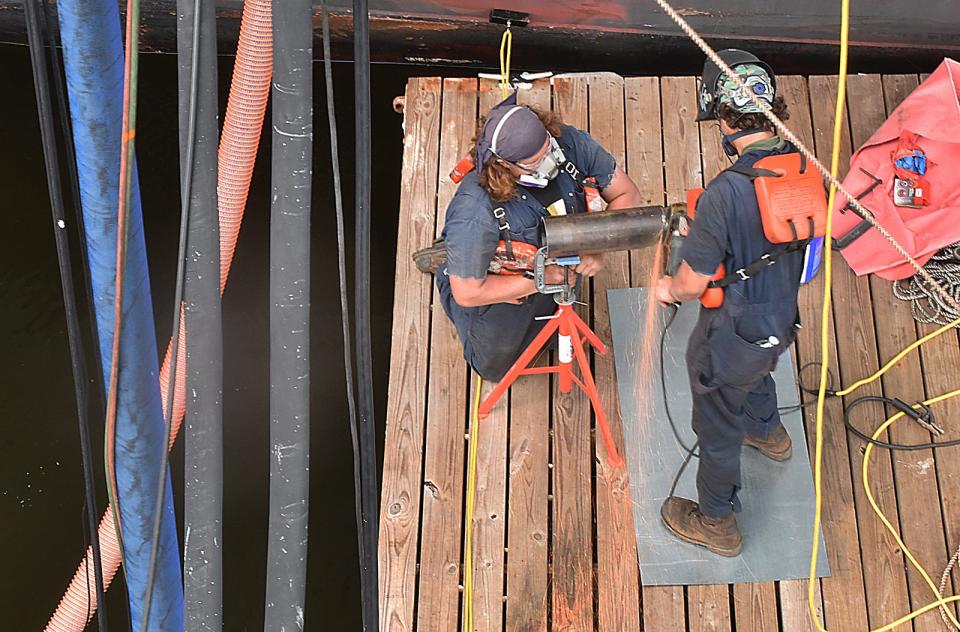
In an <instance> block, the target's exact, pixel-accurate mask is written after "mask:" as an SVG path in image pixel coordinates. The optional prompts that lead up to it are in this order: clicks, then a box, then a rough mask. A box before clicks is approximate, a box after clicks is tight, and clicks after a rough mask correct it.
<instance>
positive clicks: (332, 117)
mask: <svg viewBox="0 0 960 632" xmlns="http://www.w3.org/2000/svg"><path fill="white" fill-rule="evenodd" d="M320 13H321V20H320V21H321V30H322V31H323V71H324V72H323V74H324V79H325V81H326V87H327V123H328V125H329V128H330V164H331V166H332V171H333V198H334V206H335V210H336V216H337V270H338V272H339V281H340V283H339V285H340V318H341V321H342V323H341V324H342V327H343V368H344V374H345V378H346V379H345V382H346V391H347V393H346V394H347V410H348V416H349V422H350V443H351V447H352V448H353V494H354V515H355V519H356V523H357V553H358V555H357V558H358V559H359V560H360V595H361V604H360V605H361V618H362V621H363V626H364V629H376V628H377V626H376V625H375V622H376V619H377V616H378V606H379V604H378V603H377V600H376V598H375V596H376V592H374V593H373V594H374V598H372V599H371V598H370V597H365V596H364V595H366V592H367V588H368V587H369V586H373V587H374V589H376V586H377V575H376V567H375V566H372V565H371V562H370V561H369V560H368V557H367V550H368V544H367V540H368V538H371V537H372V538H373V541H374V542H375V541H376V537H377V534H376V533H374V534H372V536H371V534H370V533H369V530H370V529H373V528H376V526H377V525H372V524H370V523H369V522H367V523H364V520H363V515H364V498H365V496H364V483H363V480H364V479H363V474H362V472H361V462H362V460H363V457H362V450H361V447H360V428H359V424H358V423H357V400H356V396H355V395H354V392H353V355H352V345H351V342H350V309H349V302H348V300H347V262H346V243H345V242H346V237H345V231H344V221H343V197H342V191H341V187H340V156H339V153H338V149H337V145H338V141H337V117H336V109H335V103H334V98H333V63H332V57H331V54H330V16H329V15H328V11H327V0H321V3H320ZM375 459H376V456H375V455H374V460H375ZM373 489H374V491H375V490H376V480H375V479H374V481H373ZM372 622H373V623H372Z"/></svg>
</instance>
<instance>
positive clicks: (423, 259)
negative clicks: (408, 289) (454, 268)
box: [411, 239, 447, 274]
mask: <svg viewBox="0 0 960 632" xmlns="http://www.w3.org/2000/svg"><path fill="white" fill-rule="evenodd" d="M411 257H413V262H414V263H415V264H417V269H418V270H420V272H426V273H428V274H436V273H437V270H438V269H439V268H440V266H442V265H443V264H444V263H446V261H447V245H446V244H445V243H444V242H443V240H442V239H437V240H436V241H434V242H433V243H432V244H430V245H429V246H427V247H426V248H421V249H420V250H418V251H416V252H415V253H413V254H412V255H411Z"/></svg>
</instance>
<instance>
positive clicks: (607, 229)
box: [479, 204, 686, 467]
mask: <svg viewBox="0 0 960 632" xmlns="http://www.w3.org/2000/svg"><path fill="white" fill-rule="evenodd" d="M685 206H686V205H685V204H681V205H675V206H673V207H663V206H647V207H641V208H631V209H622V210H616V211H606V212H603V213H578V214H573V215H559V216H547V217H544V218H543V220H542V222H541V224H540V243H541V244H542V246H541V247H540V248H539V250H537V254H536V256H535V258H534V280H535V282H536V284H537V291H539V292H541V293H543V294H553V295H554V300H555V301H556V303H557V311H556V312H555V313H554V314H553V315H552V316H547V317H545V318H546V319H548V320H549V322H548V323H547V324H546V326H545V327H544V328H543V329H542V330H541V331H540V333H539V334H538V335H537V337H536V338H534V340H533V341H532V342H531V343H530V345H529V346H528V347H527V348H526V349H525V350H524V352H523V353H522V354H521V355H520V357H519V358H518V359H517V361H516V362H515V363H514V364H513V366H512V367H510V370H509V371H507V373H506V375H504V377H503V379H502V380H500V382H499V383H498V384H497V386H496V387H495V388H494V389H493V391H491V393H490V394H489V395H488V396H487V398H486V399H485V400H484V401H483V403H481V404H480V408H479V416H480V418H481V419H482V418H484V417H486V416H487V415H488V414H490V411H491V410H492V409H493V407H494V405H496V403H497V401H499V399H500V398H501V397H502V396H503V395H504V394H505V393H506V392H507V389H509V388H510V386H511V385H512V384H513V383H514V382H515V381H516V379H517V378H518V377H520V376H521V375H533V374H542V373H556V374H557V376H558V380H559V387H560V392H561V393H568V392H570V389H572V388H573V385H574V384H576V385H577V386H579V387H580V388H581V389H582V390H583V391H584V392H585V393H586V394H587V397H589V398H590V403H591V404H592V405H593V410H594V412H595V413H596V416H597V427H598V428H599V429H600V434H601V436H602V437H603V441H604V444H605V445H606V447H607V455H608V456H609V458H610V464H611V465H612V466H613V467H619V466H621V465H622V464H623V457H622V456H620V454H619V452H618V451H617V447H616V443H615V441H614V439H613V434H612V433H611V431H610V426H609V424H608V423H607V416H606V413H605V412H604V410H603V404H602V403H601V402H600V393H599V392H598V391H597V385H596V383H595V382H594V379H593V373H592V372H591V370H590V360H589V358H588V357H587V353H586V348H585V347H584V342H586V343H589V345H590V346H591V347H593V348H594V349H595V350H596V351H597V353H600V354H604V353H606V352H607V345H606V344H604V342H603V341H602V340H600V338H599V337H598V336H597V335H596V334H595V333H594V332H593V331H592V330H591V329H590V327H589V326H588V325H587V324H586V323H585V322H584V321H583V319H582V318H580V316H579V315H578V314H577V312H576V311H575V310H574V308H573V304H574V303H576V302H577V292H578V290H579V286H580V275H579V274H576V273H575V272H574V271H573V269H574V268H575V267H576V266H577V265H579V263H580V256H581V255H584V254H598V253H603V252H612V251H616V250H634V249H637V248H644V247H647V246H651V245H655V244H657V247H663V244H665V243H666V237H667V234H668V229H669V226H670V218H671V216H672V215H673V214H674V213H678V214H679V213H681V212H682V211H683V210H684V208H685ZM548 265H559V266H563V268H564V279H563V282H562V283H558V284H548V283H547V282H546V273H545V271H546V267H547V266H548ZM554 334H556V335H557V342H558V348H557V360H558V363H557V364H556V365H553V366H546V367H531V366H530V364H531V363H532V362H533V361H534V360H535V359H536V357H537V356H538V355H539V354H540V352H541V350H542V349H543V348H544V347H545V346H546V345H547V343H548V342H549V341H550V340H551V339H552V338H553V336H554ZM574 361H576V364H577V366H578V367H579V369H580V371H579V373H580V376H579V377H577V375H576V374H575V373H574V370H573V366H574Z"/></svg>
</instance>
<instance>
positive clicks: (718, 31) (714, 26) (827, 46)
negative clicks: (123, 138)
mask: <svg viewBox="0 0 960 632" xmlns="http://www.w3.org/2000/svg"><path fill="white" fill-rule="evenodd" d="M331 4H332V8H333V15H332V17H331V24H332V27H331V28H332V33H333V38H334V57H335V58H336V59H338V60H349V59H350V58H351V55H352V19H351V17H350V13H349V5H348V4H346V3H344V2H342V0H338V1H335V2H332V3H331ZM721 4H722V5H723V7H722V8H720V9H717V8H715V6H714V5H721ZM866 4H867V3H856V4H855V5H854V11H855V13H854V15H853V16H852V18H851V34H850V40H851V60H850V61H851V70H852V71H853V72H858V71H861V72H868V71H870V72H885V73H891V72H929V71H931V70H932V69H933V68H934V67H935V65H936V64H937V63H938V62H939V60H940V59H942V58H943V57H945V56H953V57H957V56H960V0H923V5H924V7H923V9H924V10H923V13H922V15H920V16H917V15H916V4H915V3H910V2H902V1H897V2H891V1H889V0H884V1H881V2H873V3H869V6H865V5H866ZM857 5H859V7H858V6H857ZM370 6H371V24H370V30H371V58H372V60H373V61H375V62H381V63H403V64H411V63H412V64H428V65H442V66H451V67H456V66H462V67H467V68H493V67H496V66H497V64H498V62H497V49H498V46H499V35H500V32H501V30H502V27H501V26H498V25H494V24H490V23H489V21H488V19H487V16H488V15H489V11H490V8H492V7H494V6H505V8H510V9H514V10H520V11H526V12H529V13H530V16H531V20H530V26H529V27H526V28H523V29H520V28H518V29H515V36H514V57H513V58H514V65H515V67H516V68H518V69H529V70H541V69H549V70H555V71H582V70H613V71H616V72H619V73H621V74H644V73H648V74H674V73H689V72H693V71H695V70H696V69H697V68H698V67H699V66H700V64H701V63H702V59H703V56H702V54H701V53H700V52H699V50H698V49H697V48H696V47H695V46H694V45H693V44H692V43H691V42H690V41H689V40H688V39H687V38H686V37H685V36H683V35H682V34H681V33H680V32H679V30H678V29H677V28H676V27H675V26H674V25H673V23H672V22H671V21H670V19H669V18H668V17H667V16H666V15H665V14H663V13H662V12H661V11H659V9H658V7H657V6H656V4H655V3H654V2H652V0H648V1H644V2H628V1H627V0H597V1H594V2H583V3H579V2H570V1H567V0H552V1H549V2H548V1H546V0H527V1H521V2H511V3H503V4H500V5H497V4H492V5H491V4H486V3H481V2H480V1H479V0H451V1H449V2H443V3H441V2H439V1H434V0H413V1H406V2H404V1H402V0H379V1H376V0H374V1H371V2H370ZM241 7H242V3H241V2H238V1H237V0H226V1H220V2H218V25H219V31H218V37H219V40H220V41H219V50H220V52H221V54H232V53H233V52H234V49H235V46H236V38H237V32H238V29H239V25H240V14H241ZM857 11H861V12H862V13H857ZM141 12H142V16H143V23H142V26H141V42H142V48H143V50H144V51H148V52H174V51H175V48H176V47H175V33H176V16H175V4H174V3H173V2H171V1H168V0H141ZM682 12H683V13H684V14H685V16H686V18H687V19H688V20H689V21H690V23H691V24H692V25H693V26H694V27H695V28H696V29H698V31H699V32H701V33H702V34H703V35H704V36H705V37H706V38H707V40H708V41H709V42H710V43H711V44H712V45H714V46H716V47H738V48H747V49H750V50H752V51H754V52H756V53H757V54H758V55H760V56H761V57H763V58H765V59H767V60H768V61H770V62H771V63H772V64H773V65H774V66H775V67H776V68H777V69H778V71H780V72H786V73H790V72H797V73H800V72H804V73H809V72H829V71H830V69H831V68H832V67H834V66H835V65H836V58H837V45H836V40H837V37H838V35H837V33H838V31H839V3H838V2H836V0H806V1H805V2H797V1H796V0H767V1H765V2H760V1H757V0H741V1H738V2H724V3H721V2H714V3H709V2H685V3H684V6H683V8H682ZM319 22H320V20H319V6H315V11H314V27H315V28H314V33H315V37H316V45H315V48H316V50H317V51H319V50H320V41H319V38H320V29H319ZM0 42H12V43H21V44H22V43H25V35H24V29H23V12H22V5H21V3H20V2H19V1H17V2H13V1H10V0H0Z"/></svg>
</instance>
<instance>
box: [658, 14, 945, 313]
mask: <svg viewBox="0 0 960 632" xmlns="http://www.w3.org/2000/svg"><path fill="white" fill-rule="evenodd" d="M656 2H657V4H658V5H660V8H662V9H663V10H664V11H665V12H666V13H667V15H669V16H670V18H671V19H673V21H674V22H676V23H677V26H679V27H680V29H681V30H682V31H683V32H684V33H686V34H687V36H688V37H689V38H690V39H692V40H693V42H694V43H695V44H696V45H697V46H699V47H700V50H702V51H703V52H704V54H706V56H707V57H709V58H710V61H712V62H713V63H715V64H716V65H717V66H718V67H719V68H720V69H721V70H722V71H723V72H724V74H726V75H727V76H728V77H730V78H731V79H732V80H733V82H734V83H736V84H737V87H738V88H739V89H740V90H741V91H742V92H743V93H744V94H745V95H747V96H748V97H749V98H750V100H751V101H753V103H754V104H755V105H756V106H757V107H758V108H760V111H761V112H762V113H763V115H764V116H766V117H767V118H768V119H769V120H770V122H771V123H772V124H773V126H774V127H775V128H776V129H777V131H778V132H779V134H780V136H781V137H783V138H786V139H787V140H788V141H790V142H791V143H793V145H794V146H795V147H796V148H797V149H798V150H799V151H800V153H801V154H803V155H804V156H805V157H806V159H807V160H808V161H810V163H811V164H813V165H814V166H816V168H817V170H818V171H819V172H820V173H821V174H823V177H824V178H826V179H827V181H828V182H829V183H830V184H831V185H833V186H834V187H836V189H837V191H838V192H839V193H840V194H842V195H843V196H845V197H846V198H847V200H848V203H849V205H850V206H852V207H853V208H854V210H856V211H857V213H858V214H859V215H860V216H861V217H862V218H863V219H865V220H866V221H867V222H868V223H869V224H870V225H871V226H872V227H873V228H875V229H876V230H877V231H878V232H879V233H880V234H881V235H883V237H884V239H886V240H887V241H888V242H890V245H891V246H893V248H894V250H896V251H897V252H898V253H899V254H900V256H901V257H903V259H904V260H905V261H906V262H907V263H909V264H910V265H911V266H912V267H913V269H914V270H916V271H917V274H919V275H920V277H922V278H923V280H924V281H925V282H926V286H927V287H928V288H929V289H930V290H931V291H932V292H933V293H935V294H936V295H937V297H938V298H939V299H940V300H942V301H943V303H944V304H945V305H948V306H949V307H950V308H951V309H952V310H954V313H957V314H960V300H958V297H955V296H953V295H951V293H950V292H948V291H947V290H946V289H944V288H943V287H942V286H941V285H940V284H939V283H937V281H936V280H935V279H934V278H933V277H932V276H931V275H930V273H929V272H927V271H926V270H924V268H923V266H921V265H920V264H919V263H918V262H917V260H916V259H914V258H913V257H912V256H911V255H910V253H909V252H907V251H906V249H904V247H903V246H901V245H900V243H899V242H898V241H897V240H896V239H895V238H894V237H893V235H891V234H890V233H889V232H888V231H887V229H886V228H884V227H883V226H882V225H881V224H880V223H879V222H878V221H877V220H876V218H875V217H874V216H873V214H872V213H871V212H870V211H868V210H867V209H866V208H864V207H863V205H861V204H860V202H859V201H858V200H857V199H856V197H855V196H853V195H851V194H850V192H849V191H847V190H846V188H844V186H843V185H842V184H841V183H840V181H839V180H837V179H836V178H834V177H833V175H832V174H831V173H830V170H829V169H827V168H826V167H824V166H823V164H822V163H821V162H820V161H819V160H817V157H816V156H814V155H813V152H811V151H810V150H809V149H807V147H806V146H805V145H804V144H803V143H802V142H800V139H799V138H797V136H796V135H795V134H794V133H793V132H791V131H790V130H789V129H788V128H787V126H786V125H784V123H783V121H781V120H780V119H779V118H778V117H777V116H776V115H775V114H774V113H773V111H772V110H771V109H770V106H769V105H768V104H767V103H766V102H765V101H763V100H762V99H758V98H757V96H756V95H754V94H753V93H752V91H750V90H748V89H747V87H746V86H745V85H744V83H743V80H742V79H740V76H739V75H737V73H735V72H733V70H731V69H730V67H729V66H728V65H727V64H726V63H725V62H724V61H723V60H722V59H720V56H719V55H717V53H716V51H714V50H713V49H712V48H711V47H710V45H709V44H707V43H706V42H705V41H703V38H702V37H700V36H699V35H698V34H697V32H696V31H694V30H693V27H691V26H690V25H689V24H687V21H686V20H684V19H683V17H681V15H680V14H679V13H677V12H676V10H675V9H674V8H673V7H672V6H670V3H669V2H667V0H656ZM828 212H832V209H828ZM826 247H827V248H829V247H830V244H826Z"/></svg>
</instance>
